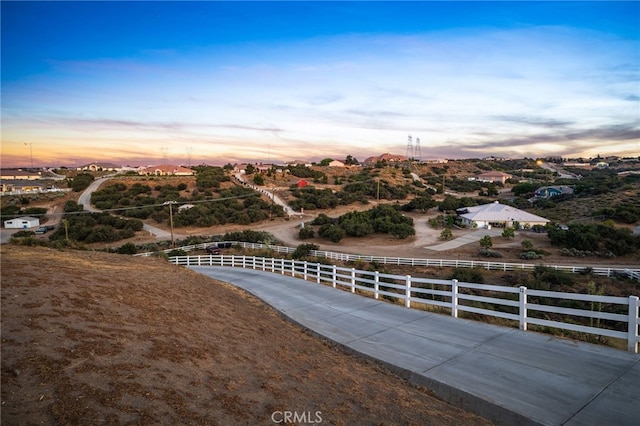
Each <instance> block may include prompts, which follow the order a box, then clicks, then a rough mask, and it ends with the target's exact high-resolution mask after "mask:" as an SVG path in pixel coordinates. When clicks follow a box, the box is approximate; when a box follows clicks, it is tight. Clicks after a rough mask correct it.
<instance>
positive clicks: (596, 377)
mask: <svg viewBox="0 0 640 426" xmlns="http://www.w3.org/2000/svg"><path fill="white" fill-rule="evenodd" d="M191 269H192V270H194V271H196V272H199V273H201V274H204V275H207V276H209V277H211V278H215V279H218V280H221V281H225V282H228V283H231V284H233V285H235V286H237V287H240V288H242V289H244V290H246V291H247V292H249V293H252V294H254V295H255V296H256V297H258V298H260V299H262V300H263V301H265V302H266V303H267V304H269V305H271V306H272V307H274V308H275V309H276V310H278V311H279V312H281V313H282V314H283V315H284V316H286V317H287V318H288V319H289V320H291V321H292V322H294V323H297V324H299V325H301V326H303V327H305V328H308V329H309V330H311V331H312V332H313V333H316V334H318V335H320V336H322V337H324V338H326V339H329V340H330V341H333V342H335V343H337V344H339V345H341V346H342V347H344V348H345V349H347V350H348V351H351V352H353V353H356V354H358V355H361V356H364V357H369V358H373V359H376V360H379V361H381V362H382V363H383V364H385V365H386V366H387V367H389V368H390V369H391V370H392V371H395V372H396V373H398V374H399V375H401V376H403V377H405V378H407V379H408V380H409V381H411V382H413V383H415V384H417V385H420V386H425V387H427V388H429V389H431V390H432V391H433V392H434V393H436V394H437V395H438V396H439V397H441V398H442V399H444V400H446V401H449V402H451V403H453V404H455V405H458V406H462V407H463V408H465V409H468V410H470V411H473V412H476V413H478V414H480V415H482V416H484V417H486V418H488V419H490V420H492V421H494V422H496V423H497V424H504V425H512V424H517V425H575V426H577V425H617V426H621V425H629V426H632V425H633V426H636V425H638V419H640V355H637V354H633V353H630V352H625V351H622V350H617V349H612V348H608V347H605V346H599V345H593V344H589V343H582V342H575V341H572V340H569V339H560V338H555V337H553V336H550V335H547V334H540V333H535V332H526V331H521V330H518V329H514V328H508V327H500V326H496V325H491V324H486V323H480V322H475V321H470V320H464V319H458V318H453V317H450V316H447V315H441V314H436V313H432V312H426V311H422V310H418V309H408V308H404V307H401V306H398V305H394V304H391V303H387V302H381V301H379V300H374V299H372V298H368V297H363V296H359V295H355V294H351V293H350V292H347V291H342V290H337V289H334V288H332V287H330V286H326V285H320V284H316V283H313V282H310V281H305V280H302V279H299V278H292V277H290V276H287V275H281V274H275V273H270V272H264V271H260V270H252V269H241V268H230V267H210V266H207V267H205V266H200V267H195V266H194V267H191ZM354 362H358V361H357V360H354Z"/></svg>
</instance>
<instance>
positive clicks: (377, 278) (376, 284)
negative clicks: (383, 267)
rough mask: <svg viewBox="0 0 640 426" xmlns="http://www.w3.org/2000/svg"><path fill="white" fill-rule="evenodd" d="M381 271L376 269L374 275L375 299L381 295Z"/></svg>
mask: <svg viewBox="0 0 640 426" xmlns="http://www.w3.org/2000/svg"><path fill="white" fill-rule="evenodd" d="M379 292H380V272H378V271H376V273H375V274H374V275H373V297H374V299H376V300H377V299H378V297H379V296H380V294H379Z"/></svg>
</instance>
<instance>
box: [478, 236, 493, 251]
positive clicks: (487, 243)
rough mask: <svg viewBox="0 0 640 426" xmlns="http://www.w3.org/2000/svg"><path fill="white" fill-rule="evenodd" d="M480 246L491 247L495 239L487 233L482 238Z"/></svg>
mask: <svg viewBox="0 0 640 426" xmlns="http://www.w3.org/2000/svg"><path fill="white" fill-rule="evenodd" d="M480 247H482V248H484V249H490V248H491V247H493V240H492V239H491V237H490V236H489V235H485V236H484V237H482V238H480Z"/></svg>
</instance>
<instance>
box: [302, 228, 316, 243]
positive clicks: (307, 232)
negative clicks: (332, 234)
mask: <svg viewBox="0 0 640 426" xmlns="http://www.w3.org/2000/svg"><path fill="white" fill-rule="evenodd" d="M315 235H316V232H315V231H314V230H313V228H312V227H310V226H305V227H304V228H300V231H298V238H300V239H301V240H306V239H309V238H313V237H315Z"/></svg>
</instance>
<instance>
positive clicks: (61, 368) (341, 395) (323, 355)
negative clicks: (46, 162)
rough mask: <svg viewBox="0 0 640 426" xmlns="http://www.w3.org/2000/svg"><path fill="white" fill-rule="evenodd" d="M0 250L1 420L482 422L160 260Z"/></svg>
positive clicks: (242, 297)
mask: <svg viewBox="0 0 640 426" xmlns="http://www.w3.org/2000/svg"><path fill="white" fill-rule="evenodd" d="M1 250H2V251H1V252H0V254H1V261H2V262H1V267H2V270H1V271H2V275H1V278H2V405H1V418H2V424H3V425H12V424H97V423H104V424H154V425H155V424H198V425H205V424H224V425H234V424H238V425H247V424H267V425H268V424H274V423H273V420H274V419H275V420H276V421H279V420H282V417H278V416H279V414H277V412H279V411H295V412H297V413H299V414H300V415H302V414H303V413H307V414H306V416H307V417H306V418H307V419H309V420H313V421H316V422H318V420H320V419H321V420H322V423H323V424H339V425H340V424H341V425H348V424H349V425H351V424H376V425H377V424H381V425H382V424H413V425H425V424H434V425H443V424H488V422H487V421H485V420H484V419H482V418H479V417H477V416H475V415H472V414H469V413H466V412H464V411H462V410H460V409H458V408H455V407H453V406H451V405H449V404H446V403H444V402H442V401H440V400H438V399H436V398H434V397H433V396H431V395H430V394H429V392H428V391H426V390H424V389H421V388H416V387H414V386H411V385H409V384H407V383H406V382H405V381H403V380H402V379H400V378H398V377H396V376H394V375H392V374H390V373H389V372H388V371H386V370H385V369H383V368H381V367H379V366H377V365H376V364H373V363H371V362H366V361H364V360H362V359H359V358H357V357H354V356H351V355H347V354H345V353H343V352H342V351H341V350H339V349H337V348H335V347H332V346H331V345H329V344H328V343H326V342H323V341H321V340H319V339H317V338H315V337H312V336H311V335H309V334H307V333H306V332H305V331H303V330H302V329H300V328H299V327H297V326H295V325H293V324H291V323H289V322H287V321H285V320H284V319H283V318H282V317H280V316H279V315H278V314H277V313H276V312H274V311H273V310H272V309H271V308H269V307H267V306H266V305H264V304H263V303H261V302H260V301H259V300H257V299H255V298H253V297H252V296H249V295H247V294H245V293H244V292H242V291H240V290H237V289H235V288H233V287H231V286H229V285H227V284H224V283H220V282H217V281H215V280H211V279H209V278H206V277H203V276H201V275H198V274H196V273H193V272H191V271H189V270H186V269H184V268H181V267H178V266H174V265H170V264H168V263H167V262H166V261H163V260H160V259H154V258H132V257H130V256H125V255H114V254H106V253H97V252H89V251H86V252H74V251H66V252H59V251H54V250H50V249H44V248H29V247H18V246H3V247H2V249H1ZM274 413H276V414H275V417H274V418H273V419H272V415H274Z"/></svg>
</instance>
